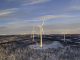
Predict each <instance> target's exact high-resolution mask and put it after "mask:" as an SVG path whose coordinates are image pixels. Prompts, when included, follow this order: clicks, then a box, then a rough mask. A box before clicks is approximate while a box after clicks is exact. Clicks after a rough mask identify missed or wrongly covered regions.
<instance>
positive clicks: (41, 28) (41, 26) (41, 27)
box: [39, 19, 44, 48]
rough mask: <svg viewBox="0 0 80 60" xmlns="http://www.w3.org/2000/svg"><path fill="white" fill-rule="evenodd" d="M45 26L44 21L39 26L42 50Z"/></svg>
mask: <svg viewBox="0 0 80 60" xmlns="http://www.w3.org/2000/svg"><path fill="white" fill-rule="evenodd" d="M43 25H44V19H43V21H42V24H41V25H40V26H39V28H40V47H41V48H42V46H43V44H42V38H43V36H42V35H43Z"/></svg>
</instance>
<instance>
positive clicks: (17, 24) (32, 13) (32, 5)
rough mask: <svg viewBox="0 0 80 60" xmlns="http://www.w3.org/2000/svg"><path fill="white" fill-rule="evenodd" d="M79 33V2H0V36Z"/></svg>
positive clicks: (30, 0) (69, 0)
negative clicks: (41, 30)
mask: <svg viewBox="0 0 80 60" xmlns="http://www.w3.org/2000/svg"><path fill="white" fill-rule="evenodd" d="M43 20H44V26H43V28H44V34H62V33H66V34H68V33H69V34H79V33H80V0H0V35H5V34H7V35H8V34H9V35H13V34H31V33H32V31H33V27H34V32H35V33H39V26H40V25H41V24H42V21H43Z"/></svg>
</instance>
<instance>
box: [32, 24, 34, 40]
mask: <svg viewBox="0 0 80 60" xmlns="http://www.w3.org/2000/svg"><path fill="white" fill-rule="evenodd" d="M32 41H34V26H33V29H32Z"/></svg>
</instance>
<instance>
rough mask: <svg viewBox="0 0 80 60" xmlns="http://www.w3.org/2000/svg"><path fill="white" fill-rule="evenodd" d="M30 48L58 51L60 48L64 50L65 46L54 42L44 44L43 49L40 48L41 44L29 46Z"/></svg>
mask: <svg viewBox="0 0 80 60" xmlns="http://www.w3.org/2000/svg"><path fill="white" fill-rule="evenodd" d="M29 47H30V48H31V49H48V48H54V49H58V48H63V45H62V44H61V43H60V42H58V41H54V42H53V43H51V44H43V47H42V48H41V47H40V45H39V44H34V45H29Z"/></svg>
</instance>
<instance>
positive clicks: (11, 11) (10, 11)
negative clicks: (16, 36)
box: [0, 8, 17, 16]
mask: <svg viewBox="0 0 80 60" xmlns="http://www.w3.org/2000/svg"><path fill="white" fill-rule="evenodd" d="M16 10H17V8H10V9H5V10H1V11H0V16H6V15H9V14H12V13H14V12H15V11H16Z"/></svg>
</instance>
